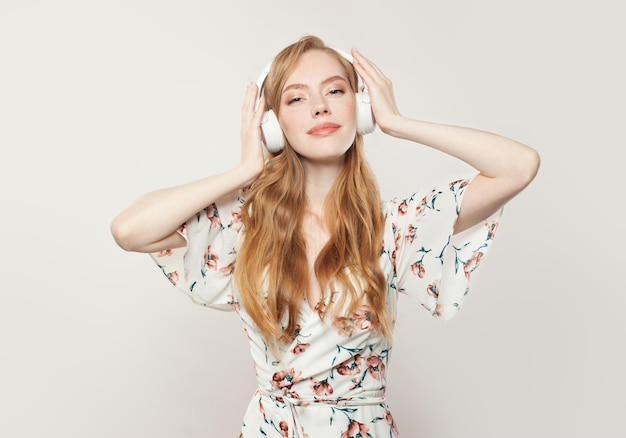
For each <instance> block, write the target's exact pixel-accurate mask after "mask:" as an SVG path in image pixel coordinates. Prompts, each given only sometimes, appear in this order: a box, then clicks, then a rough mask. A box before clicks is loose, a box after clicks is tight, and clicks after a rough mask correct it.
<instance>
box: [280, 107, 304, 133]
mask: <svg viewBox="0 0 626 438" xmlns="http://www.w3.org/2000/svg"><path fill="white" fill-rule="evenodd" d="M299 120H300V118H299V117H298V116H297V114H296V112H295V111H283V112H281V113H280V116H279V117H278V122H279V124H280V127H281V128H282V130H283V132H284V133H285V136H286V137H287V139H289V137H291V136H292V135H294V134H295V133H297V132H298V129H299V127H300V122H299Z"/></svg>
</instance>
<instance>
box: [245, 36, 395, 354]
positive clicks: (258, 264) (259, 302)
mask: <svg viewBox="0 0 626 438" xmlns="http://www.w3.org/2000/svg"><path fill="white" fill-rule="evenodd" d="M309 50H321V51H324V52H327V53H330V54H331V55H333V56H335V57H336V58H337V60H338V61H339V62H341V64H342V65H343V66H344V68H345V69H346V72H347V73H348V78H349V81H350V85H351V87H352V89H353V90H354V91H356V89H357V84H358V81H357V74H356V72H355V70H354V68H353V67H352V65H351V64H350V62H348V61H347V60H346V59H345V58H343V57H342V56H341V55H339V54H338V53H337V52H335V51H334V50H332V49H330V48H328V47H326V46H325V45H324V43H323V42H322V40H320V39H319V38H317V37H313V36H305V37H303V38H301V39H300V40H298V41H297V42H295V43H294V44H292V45H290V46H288V47H286V48H285V49H283V50H282V51H281V52H280V53H279V54H278V55H277V56H276V58H275V59H274V61H273V63H272V67H271V69H270V72H269V74H268V76H267V78H266V80H265V85H264V93H265V96H266V102H267V109H270V108H273V109H274V111H275V112H276V113H277V115H278V111H280V98H281V91H282V89H283V87H284V84H285V82H286V81H287V79H288V77H289V75H290V74H291V72H292V71H293V70H294V68H295V66H296V63H297V62H298V60H299V59H300V57H301V56H302V54H303V53H305V52H307V51H309ZM286 143H287V144H286V146H285V148H284V149H283V150H282V151H280V152H277V153H275V154H271V155H270V157H269V159H268V160H267V163H266V167H265V170H264V171H263V173H262V174H261V175H260V176H259V178H258V179H257V180H256V181H255V182H254V183H253V184H252V186H251V187H250V191H249V193H248V194H247V196H246V202H245V205H244V207H243V208H242V220H243V224H244V229H245V237H244V238H243V242H242V246H241V248H240V250H239V254H238V260H237V267H236V269H235V279H236V281H237V285H238V287H239V291H240V296H241V299H242V301H243V304H244V306H245V308H246V311H247V312H248V313H249V315H250V317H251V318H252V319H253V321H254V322H255V324H256V325H257V326H258V327H259V329H260V331H261V332H262V333H263V335H264V337H265V340H266V342H268V343H269V344H270V345H276V344H277V343H278V342H289V341H291V340H292V339H293V338H294V336H295V332H296V329H297V321H298V315H299V312H300V306H301V305H302V303H303V300H304V299H305V297H306V291H307V289H308V285H309V271H308V264H307V256H306V240H305V237H304V234H303V232H302V221H303V217H304V211H305V208H306V205H307V203H306V195H305V191H304V182H305V175H304V169H303V167H302V164H301V162H300V159H299V156H298V154H297V153H296V152H295V151H294V149H293V148H292V147H291V145H289V143H288V142H286ZM379 193H380V192H379V188H378V184H377V182H376V179H375V177H374V174H373V173H372V171H371V170H370V168H369V166H368V164H367V161H366V159H365V156H364V152H363V138H362V136H361V135H360V134H358V133H357V134H356V137H355V140H354V143H353V144H352V146H351V147H350V148H349V149H348V151H347V152H346V154H345V164H344V167H343V170H342V171H341V172H340V174H339V176H338V177H337V179H336V180H335V182H334V184H333V186H332V187H331V189H330V192H329V193H328V196H327V198H326V201H325V209H324V223H325V225H326V227H327V229H328V232H329V234H330V238H329V240H328V242H327V243H326V245H325V246H324V247H323V248H322V250H321V251H320V253H319V255H318V257H317V259H316V260H315V276H316V277H317V280H318V282H319V285H320V287H321V290H322V293H323V294H324V293H325V292H327V291H328V290H329V288H330V287H332V288H333V292H335V291H339V292H338V293H334V294H333V296H332V300H330V299H329V302H328V305H327V307H326V308H325V309H324V310H325V312H324V311H320V312H318V313H319V315H320V317H322V318H323V317H324V313H326V314H330V315H333V314H336V313H337V312H338V311H341V312H346V313H345V316H347V317H351V316H352V315H353V314H354V313H355V312H356V310H357V308H358V307H359V305H361V304H362V300H363V297H364V296H365V297H366V298H367V304H368V305H369V310H368V311H369V315H368V316H369V318H370V320H371V322H372V326H373V327H376V329H378V330H379V331H380V332H381V333H382V334H383V335H384V336H386V337H390V336H391V331H392V330H391V321H390V318H389V312H388V309H387V305H386V293H387V283H386V280H385V276H384V274H383V272H382V269H381V268H380V265H379V257H380V254H381V250H382V239H383V225H384V219H383V216H382V212H381V202H380V194H379ZM355 279H357V281H355ZM322 298H324V295H322Z"/></svg>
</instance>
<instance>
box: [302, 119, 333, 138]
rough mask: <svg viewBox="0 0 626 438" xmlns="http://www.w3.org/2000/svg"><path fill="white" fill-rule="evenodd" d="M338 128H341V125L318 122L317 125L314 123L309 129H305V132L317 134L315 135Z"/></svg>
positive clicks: (331, 131) (328, 132)
mask: <svg viewBox="0 0 626 438" xmlns="http://www.w3.org/2000/svg"><path fill="white" fill-rule="evenodd" d="M339 128H341V125H338V124H336V123H330V122H326V123H320V124H319V125H315V126H314V127H312V128H311V129H309V130H308V131H307V134H309V135H317V136H324V135H330V134H332V133H333V132H335V131H336V130H338V129H339Z"/></svg>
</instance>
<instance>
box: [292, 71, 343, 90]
mask: <svg viewBox="0 0 626 438" xmlns="http://www.w3.org/2000/svg"><path fill="white" fill-rule="evenodd" d="M336 80H342V81H344V82H346V83H347V82H348V81H347V79H346V78H344V77H343V76H341V75H334V76H331V77H329V78H327V79H324V80H323V81H322V85H326V84H328V83H330V82H334V81H336ZM293 88H296V89H300V88H307V85H304V84H290V85H287V86H286V87H285V88H283V91H282V93H281V94H284V93H285V91H287V90H290V89H293Z"/></svg>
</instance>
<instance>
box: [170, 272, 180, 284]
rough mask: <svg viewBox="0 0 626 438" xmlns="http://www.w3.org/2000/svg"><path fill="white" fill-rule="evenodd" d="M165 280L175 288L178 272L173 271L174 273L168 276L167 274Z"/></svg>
mask: <svg viewBox="0 0 626 438" xmlns="http://www.w3.org/2000/svg"><path fill="white" fill-rule="evenodd" d="M167 279H168V280H169V281H170V282H171V283H172V284H173V285H174V286H176V283H178V280H179V277H178V272H177V271H174V272H170V273H169V274H167Z"/></svg>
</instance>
